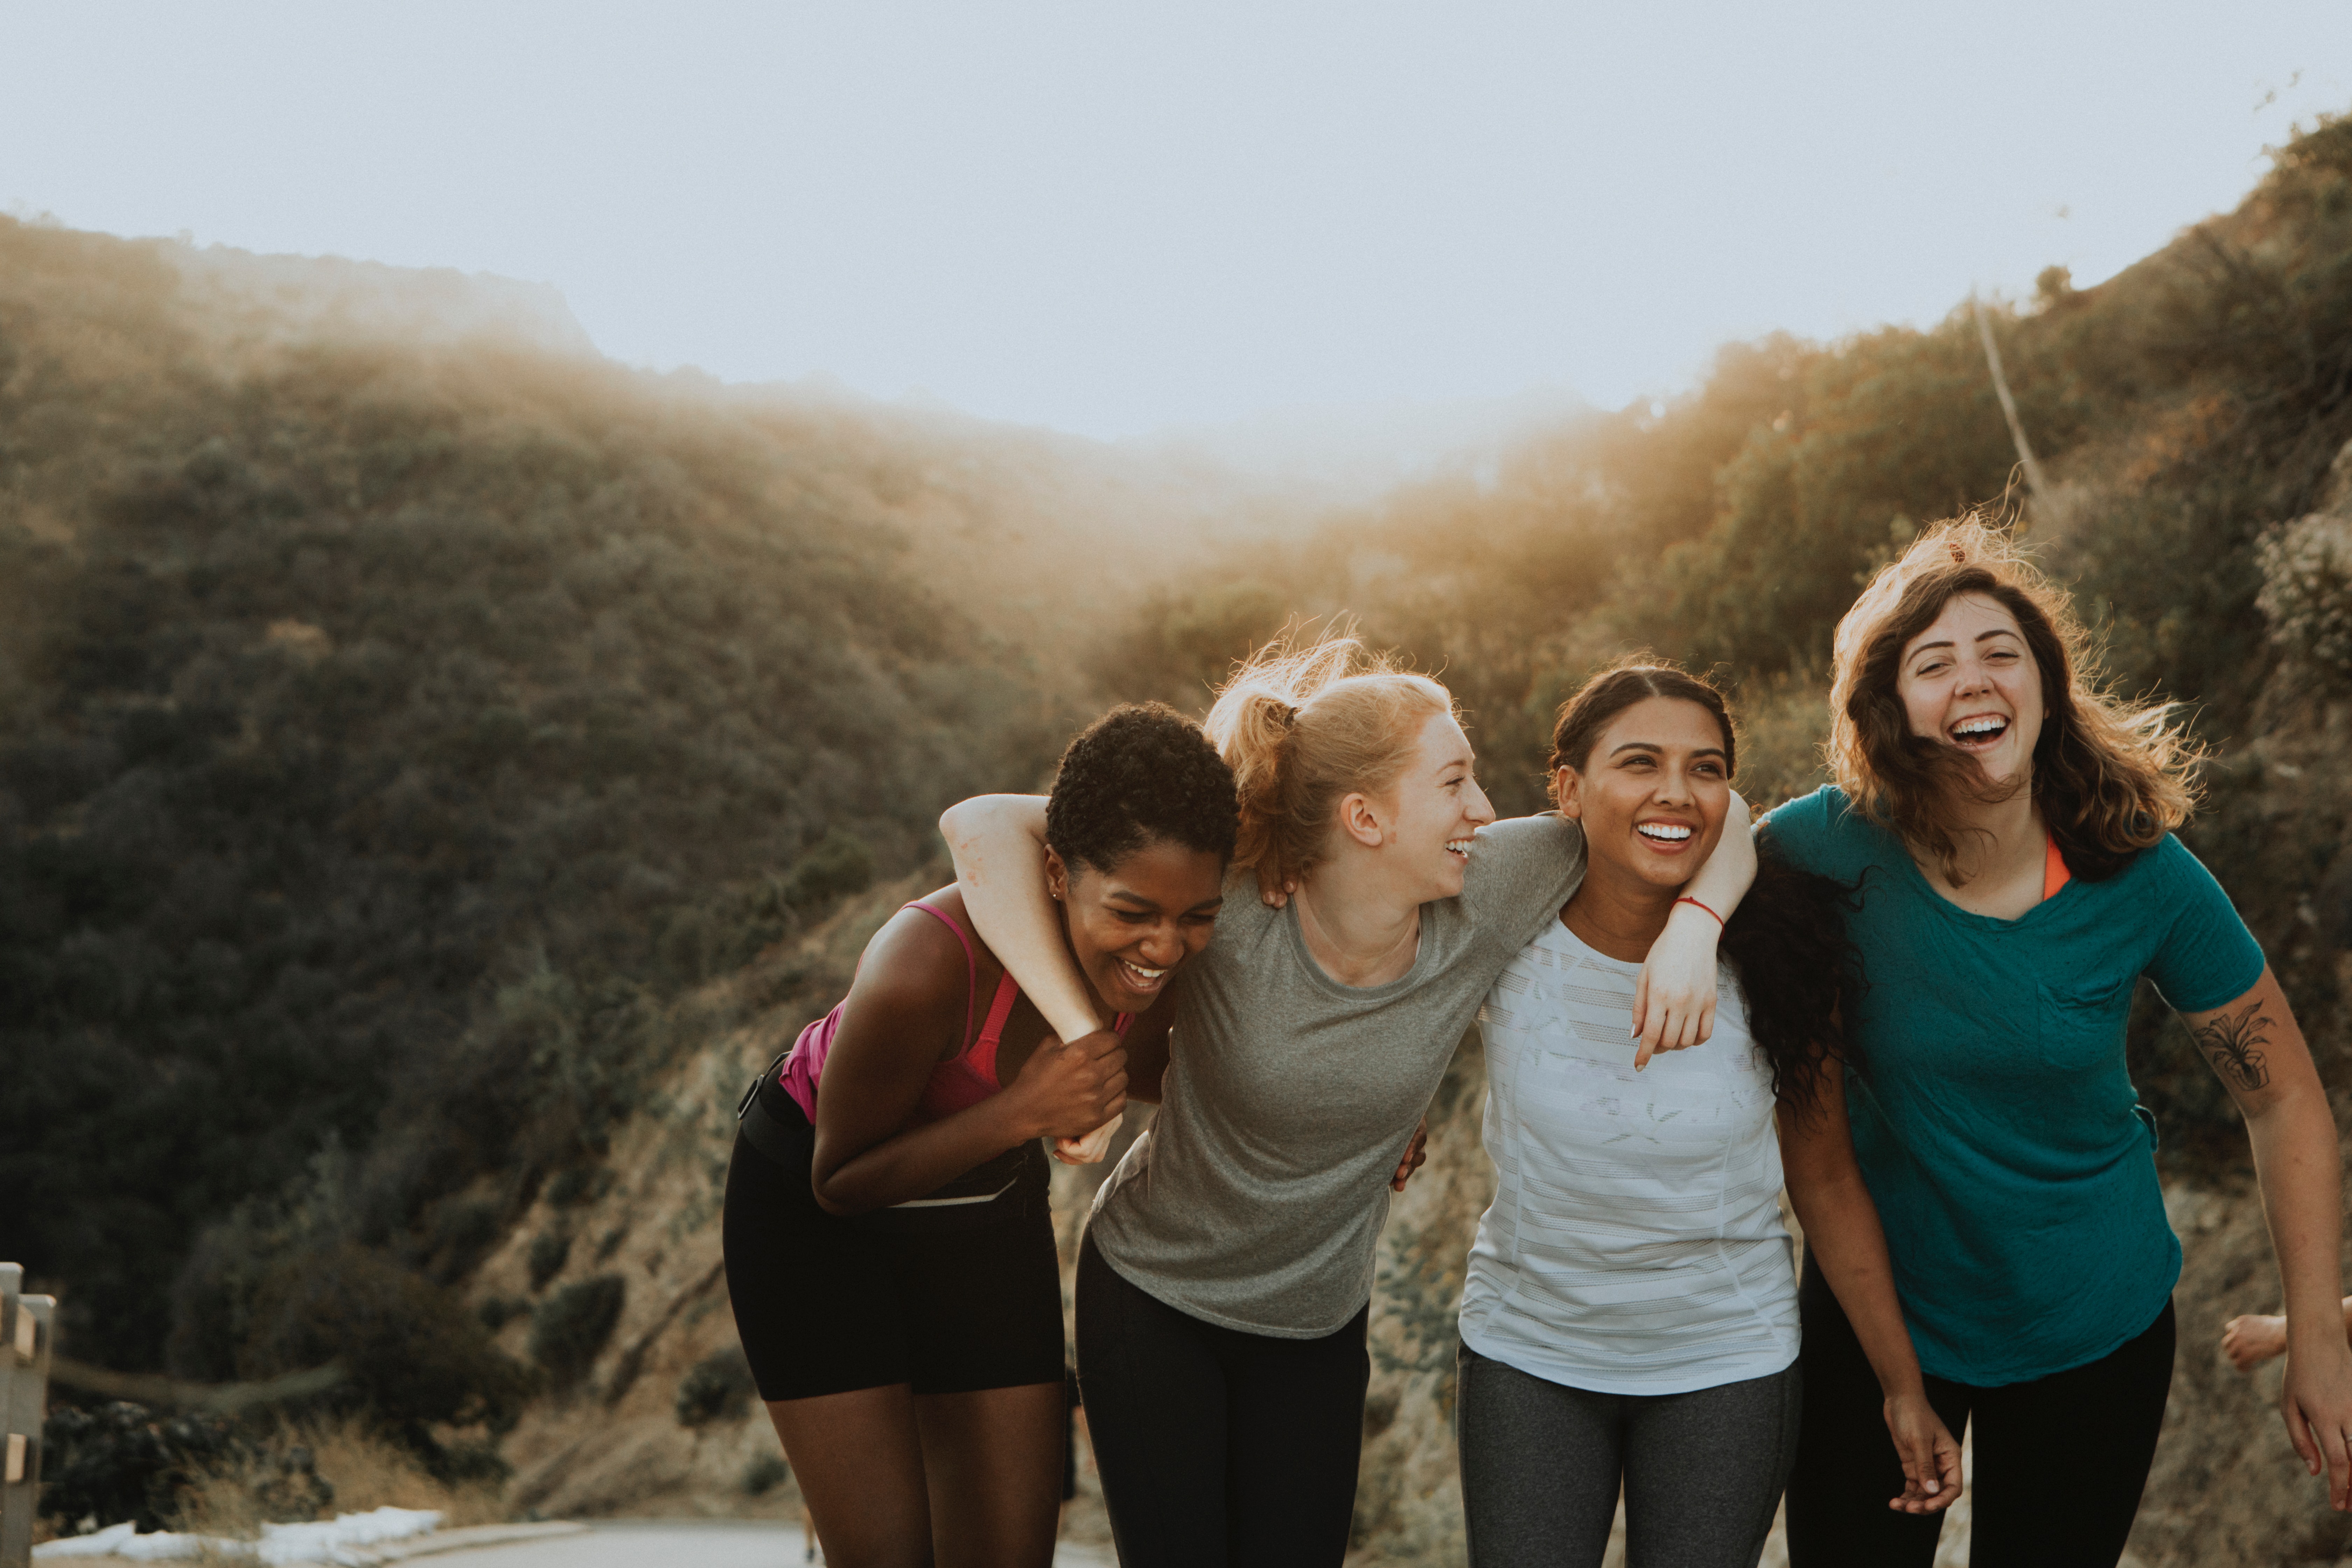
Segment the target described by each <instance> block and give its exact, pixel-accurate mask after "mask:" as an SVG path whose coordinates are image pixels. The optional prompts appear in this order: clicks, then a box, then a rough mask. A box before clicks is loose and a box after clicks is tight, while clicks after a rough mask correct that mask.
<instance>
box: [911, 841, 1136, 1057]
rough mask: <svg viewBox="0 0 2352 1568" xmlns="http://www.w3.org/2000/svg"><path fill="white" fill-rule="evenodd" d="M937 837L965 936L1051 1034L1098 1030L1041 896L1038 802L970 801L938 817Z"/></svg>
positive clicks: (1057, 918) (1075, 1035) (1091, 1004)
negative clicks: (967, 924) (950, 865)
mask: <svg viewBox="0 0 2352 1568" xmlns="http://www.w3.org/2000/svg"><path fill="white" fill-rule="evenodd" d="M940 836H941V837H944V838H946V839H947V841H948V853H949V854H950V855H951V856H953V857H954V858H955V871H956V885H957V887H959V888H960V889H962V891H963V907H964V910H965V912H966V913H967V914H969V915H971V926H972V929H973V930H974V931H978V932H979V933H980V940H981V941H982V942H986V943H987V944H988V947H989V951H990V952H993V953H995V954H996V956H997V957H998V958H999V959H1001V960H1003V963H1004V967H1005V968H1007V969H1009V970H1011V971H1012V972H1013V979H1014V980H1015V981H1016V982H1018V983H1019V984H1020V986H1021V989H1022V991H1023V992H1024V994H1027V996H1028V998H1029V1000H1030V1001H1031V1002H1032V1003H1033V1004H1034V1005H1035V1006H1036V1008H1037V1011H1038V1012H1040V1013H1042V1014H1044V1015H1045V1022H1046V1023H1047V1024H1048V1025H1049V1026H1052V1028H1053V1030H1054V1033H1055V1034H1056V1035H1058V1036H1060V1037H1062V1038H1063V1039H1065V1040H1077V1039H1080V1038H1082V1037H1085V1036H1087V1035H1091V1034H1094V1033H1096V1032H1097V1031H1098V1030H1100V1029H1101V1028H1102V1026H1103V1020H1102V1018H1101V1016H1099V1015H1097V1013H1096V1011H1095V1001H1094V994H1093V992H1092V991H1090V990H1089V989H1088V988H1087V982H1086V977H1085V976H1084V975H1082V974H1080V973H1078V966H1077V965H1076V964H1075V963H1071V962H1070V950H1069V947H1068V945H1067V944H1066V943H1065V942H1063V940H1062V918H1061V915H1060V914H1059V912H1058V911H1056V910H1055V908H1054V900H1053V899H1052V898H1051V897H1049V896H1048V895H1047V894H1046V891H1045V796H1044V795H974V796H973V797H972V798H971V799H970V800H967V801H961V802H959V803H958V804H956V805H951V806H950V807H948V808H947V810H946V811H944V812H942V813H941V814H940Z"/></svg>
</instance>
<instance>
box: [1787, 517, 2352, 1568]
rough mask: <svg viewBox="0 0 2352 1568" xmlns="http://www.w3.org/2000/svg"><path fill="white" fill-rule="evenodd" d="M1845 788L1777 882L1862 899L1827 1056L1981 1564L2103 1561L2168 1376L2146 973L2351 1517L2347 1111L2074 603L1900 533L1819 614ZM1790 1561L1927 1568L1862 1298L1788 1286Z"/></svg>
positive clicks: (2006, 559) (1925, 1543) (1931, 1550)
mask: <svg viewBox="0 0 2352 1568" xmlns="http://www.w3.org/2000/svg"><path fill="white" fill-rule="evenodd" d="M1835 646H1836V653H1835V671H1836V675H1835V683H1834V686H1833V689H1832V698H1831V706H1832V736H1831V760H1832V765H1833V767H1834V770H1835V773H1836V777H1837V781H1838V782H1837V784H1834V785H1829V786H1825V787H1823V788H1822V790H1821V791H1819V792H1818V793H1816V794H1814V795H1808V796H1806V797H1805V798H1804V799H1802V800H1800V801H1796V802H1794V803H1792V804H1790V805H1786V806H1783V807H1781V808H1780V810H1778V811H1776V812H1774V813H1773V814H1772V816H1771V817H1770V818H1769V833H1770V836H1771V838H1772V840H1773V842H1774V843H1776V844H1777V845H1779V846H1780V847H1781V848H1782V849H1783V850H1785V851H1786V852H1787V854H1788V855H1789V856H1790V858H1791V859H1792V860H1794V861H1795V862H1796V863H1797V864H1798V865H1800V866H1801V867H1804V868H1808V869H1810V870H1813V871H1816V872H1820V873H1822V874H1824V875H1827V876H1830V877H1833V878H1835V879H1839V880H1841V881H1845V882H1856V881H1860V882H1862V883H1864V889H1863V900H1864V904H1863V909H1862V911H1861V913H1860V914H1859V915H1858V916H1857V917H1856V918H1855V919H1854V920H1853V921H1852V922H1851V925H1850V933H1851V935H1852V938H1853V942H1854V943H1855V945H1856V947H1857V948H1858V949H1859V950H1860V952H1861V958H1862V963H1863V967H1864V973H1866V975H1867V976H1868V980H1869V984H1868V986H1867V988H1866V989H1864V991H1863V992H1862V993H1861V994H1860V997H1859V999H1858V1000H1857V1001H1856V1002H1855V1003H1854V1004H1853V1012H1852V1015H1851V1016H1849V1017H1848V1018H1847V1020H1846V1024H1847V1034H1848V1037H1849V1038H1850V1040H1852V1041H1853V1045H1854V1046H1855V1047H1856V1049H1855V1051H1854V1053H1853V1060H1852V1062H1851V1063H1850V1064H1849V1068H1848V1070H1847V1073H1846V1092H1847V1096H1848V1101H1849V1105H1850V1107H1851V1112H1852V1117H1853V1141H1854V1145H1855V1151H1856V1153H1857V1154H1858V1155H1859V1157H1860V1160H1861V1165H1862V1172H1863V1175H1864V1179H1865V1180H1867V1182H1868V1183H1869V1185H1870V1191H1871V1195H1872V1196H1873V1197H1874V1199H1875V1200H1876V1201H1877V1205H1878V1210H1879V1213H1880V1214H1881V1215H1884V1216H1885V1221H1886V1235H1887V1240H1888V1244H1889V1247H1890V1248H1891V1250H1892V1253H1893V1258H1894V1266H1895V1285H1896V1288H1897V1289H1898V1291H1899V1292H1900V1294H1901V1296H1902V1300H1903V1308H1904V1312H1905V1315H1906V1318H1907V1319H1908V1321H1909V1323H1910V1327H1911V1334H1912V1338H1913V1340H1914V1341H1915V1342H1916V1345H1917V1347H1918V1352H1919V1359H1920V1362H1921V1363H1922V1364H1923V1365H1924V1367H1925V1368H1926V1370H1927V1394H1928V1398H1929V1400H1930V1401H1931V1402H1932V1403H1933V1404H1934V1405H1935V1407H1936V1409H1937V1412H1938V1413H1939V1414H1940V1415H1942V1417H1943V1419H1944V1422H1945V1423H1946V1425H1947V1426H1950V1427H1951V1428H1952V1429H1953V1430H1954V1431H1958V1430H1960V1429H1961V1427H1962V1426H1964V1425H1965V1424H1967V1423H1969V1422H1971V1421H1973V1422H1974V1424H1975V1436H1974V1444H1975V1451H1976V1472H1975V1494H1974V1501H1973V1504H1972V1507H1973V1510H1974V1521H1973V1538H1972V1539H1973V1548H1972V1550H1973V1552H1974V1558H1973V1560H1974V1561H1975V1562H1976V1563H2000V1564H2002V1565H2003V1568H2010V1565H2013V1564H2015V1565H2024V1568H2036V1565H2041V1564H2049V1565H2052V1568H2058V1565H2063V1568H2107V1565H2111V1564H2113V1563H2115V1562H2116V1559H2117V1558H2118V1557H2119V1556H2120V1555H2121V1553H2122V1552H2123V1550H2124V1544H2125V1540H2126V1536H2127V1535H2128V1534H2129V1532H2130V1530H2131V1525H2132V1519H2133V1515H2134V1513H2135V1511H2136V1510H2137V1507H2138V1503H2139V1498H2140V1491H2141V1489H2142V1488H2143V1487H2144V1485H2145V1484H2146V1481H2147V1470H2148V1465H2149V1463H2150V1461H2151V1459H2152V1458H2153V1457H2154V1455H2155V1451H2156V1440H2157V1434H2158V1429H2159V1428H2160V1426H2162V1424H2163V1419H2164V1407H2165V1401H2166V1397H2167V1394H2168V1390H2169V1387H2170V1384H2171V1378H2172V1364H2173V1317H2172V1303H2171V1293H2172V1287H2173V1282H2174V1281H2175V1280H2176V1279H2178V1278H2179V1273H2180V1244H2179V1241H2178V1240H2177V1239H2176V1238H2175V1237H2174V1236H2173V1234H2172V1229H2171V1226H2169V1225H2168V1224H2167V1223H2166V1220H2165V1215H2164V1195H2163V1193H2162V1192H2161V1190H2160V1189H2159V1187H2158V1182H2157V1169H2156V1162H2155V1160H2154V1158H2153V1157H2152V1156H2153V1152H2154V1143H2155V1134H2154V1122H2153V1119H2152V1118H2150V1117H2149V1116H2148V1114H2147V1111H2146V1110H2142V1109H2141V1108H2140V1106H2139V1104H2138V1102H2137V1095H2136V1094H2135V1093H2134V1091H2133V1089H2132V1083H2131V1079H2130V1076H2129V1074H2128V1072H2127V1071H2126V1066H2125V1058H2124V1033H2125V1024H2126V1020H2127V1018H2128V1017H2129V1015H2130V1012H2131V1005H2132V995H2133V992H2134V989H2135V987H2136V985H2137V982H2138V981H2139V980H2140V979H2141V978H2142V977H2143V976H2145V977H2146V978H2147V979H2148V980H2150V981H2152V982H2154V983H2155V985H2156V988H2157V990H2158V993H2160V994H2161V995H2162V997H2163V999H2164V1000H2165V1001H2166V1002H2168V1003H2169V1004H2170V1005H2172V1006H2173V1007H2174V1008H2176V1009H2177V1010H2178V1011H2179V1013H2180V1015H2181V1016H2182V1017H2183V1018H2184V1019H2185V1020H2186V1021H2187V1023H2188V1025H2189V1030H2190V1032H2191V1033H2192V1034H2193V1035H2194V1036H2195V1037H2196V1039H2197V1041H2198V1043H2199V1045H2200V1047H2202V1048H2203V1049H2204V1051H2205V1053H2206V1055H2207V1057H2208V1058H2209V1059H2210V1063H2211V1066H2212V1068H2213V1070H2214V1072H2215V1073H2216V1074H2217V1075H2218V1076H2219V1077H2220V1079H2221V1083H2222V1086H2223V1087H2224V1088H2225V1089H2227V1090H2228V1091H2229V1094H2230V1097H2231V1099H2232V1100H2235V1101H2236V1103H2237V1105H2238V1108H2239V1110H2241V1111H2242V1113H2243V1114H2244V1117H2245V1121H2246V1127H2247V1131H2248V1132H2249V1133H2250V1134H2251V1136H2252V1142H2253V1151H2254V1163H2255V1167H2256V1169H2257V1171H2258V1172H2259V1173H2260V1175H2261V1181H2262V1194H2263V1205H2264V1207H2265V1208H2266V1210H2267V1211H2268V1215H2269V1218H2270V1230H2271V1236H2272V1238H2273V1242H2274V1244H2275V1246H2276V1247H2277V1250H2278V1262H2279V1272H2280V1274H2281V1275H2282V1276H2283V1277H2284V1285H2285V1296H2286V1318H2287V1333H2286V1337H2287V1342H2288V1360H2287V1368H2286V1377H2285V1381H2284V1392H2283V1394H2282V1398H2281V1406H2282V1410H2283V1413H2284V1415H2285V1417H2286V1423H2287V1431H2288V1435H2289V1436H2290V1437H2292V1438H2293V1440H2294V1446H2295V1448H2296V1450H2297V1451H2298V1452H2299V1453H2300V1454H2301V1455H2302V1456H2303V1458H2304V1459H2305V1463H2306V1465H2307V1466H2309V1467H2310V1468H2312V1469H2313V1471H2314V1473H2316V1472H2317V1471H2318V1470H2319V1469H2320V1468H2323V1467H2324V1468H2326V1469H2327V1470H2328V1472H2329V1474H2330V1481H2329V1489H2330V1494H2331V1498H2332V1500H2333V1501H2334V1502H2335V1504H2336V1507H2338V1508H2342V1507H2344V1506H2345V1502H2346V1478H2347V1451H2346V1450H2347V1434H2352V1355H2347V1349H2346V1343H2345V1334H2344V1326H2343V1320H2342V1318H2341V1317H2340V1315H2339V1312H2338V1308H2337V1290H2338V1281H2337V1278H2336V1270H2337V1267H2338V1259H2337V1235H2338V1226H2339V1225H2340V1223H2341V1211H2340V1209H2339V1208H2338V1206H2337V1154H2336V1125H2335V1120H2334V1118H2333V1117H2332V1116H2331V1115H2330V1113H2329V1110H2328V1106H2327V1097H2326V1091H2325V1090H2324V1089H2322V1088H2321V1087H2320V1083H2319V1079H2318V1076H2317V1074H2316V1073H2315V1071H2314V1070H2313V1068H2312V1062H2311V1055H2310V1052H2309V1051H2308V1050H2306V1049H2305V1046H2304V1041H2303V1036H2302V1033H2301V1031H2300V1030H2299V1029H2297V1027H2296V1026H2295V1022H2294V1014H2293V1013H2292V1012H2290V1011H2289V1010H2288V1007H2287V1005H2286V998H2285V997H2284V995H2283V994H2281V992H2280V990H2279V984H2278V981H2277V979H2276V977H2275V976H2273V974H2272V973H2271V972H2270V970H2269V968H2268V966H2267V965H2266V964H2265V963H2264V962H2263V952H2262V949H2261V948H2260V947H2258V946H2257V945H2256V944H2255V942H2254V939H2253V938H2252V936H2251V935H2249V934H2248V933H2247V931H2246V928H2245V925H2244V924H2243V922H2242V921H2240V920H2239V919H2238V916H2237V913H2236V911H2235V910H2232V909H2231V906H2230V900H2229V899H2228V898H2227V897H2226V896H2225V895H2224V894H2223V893H2222V891H2221V888H2220V887H2219V886H2218V885H2217V884H2216V883H2215V882H2214V880H2213V879H2212V877H2211V876H2210V875H2209V874H2208V873H2207V872H2206V870H2205V868H2204V867H2202V866H2200V865H2199V864H2198V862H2197V860H2196V858H2195V857H2193V856H2191V855H2190V854H2189V851H2188V850H2187V849H2186V848H2184V847H2181V844H2180V841H2179V839H2178V838H2175V837H2173V836H2172V833H2171V831H2170V830H2171V829H2173V828H2174V827H2177V826H2179V825H2180V824H2181V823H2182V821H2183V820H2185V819H2186V817H2187V816H2188V815H2189V805H2190V800H2191V795H2190V787H2189V780H2188V776H2187V758H2186V757H2185V755H2184V753H2183V750H2182V748H2181V746H2180V745H2179V742H2178V741H2177V740H2176V739H2175V737H2174V736H2173V734H2172V733H2171V732H2170V731H2168V729H2167V728H2166V724H2165V714H2164V712H2163V710H2160V709H2158V710H2150V709H2139V710H2134V709H2132V708H2129V707H2126V706H2125V705H2123V704H2121V703H2119V702H2117V701H2116V700H2114V699H2112V698H2110V697H2107V696H2105V694H2103V693H2102V692H2101V691H2100V690H2099V689H2098V687H2097V684H2096V682H2095V679H2094V678H2093V676H2092V675H2091V674H2090V672H2089V671H2087V670H2086V669H2085V668H2084V662H2083V638H2082V632H2081V628H2080V626H2079V625H2078V624H2077V623H2076V622H2075V620H2074V615H2073V611H2072V608H2071V606H2070V605H2068V603H2067V601H2066V597H2065V595H2064V594H2063V593H2062V592H2061V591H2059V590H2058V589H2056V588H2055V587H2053V586H2052V585H2051V584H2049V583H2048V582H2047V581H2046V580H2044V579H2043V578H2042V576H2041V575H2040V574H2037V573H2036V572H2035V571H2034V570H2033V569H2032V566H2031V565H2029V564H2028V563H2026V562H2025V561H2024V560H2023V559H2022V558H2021V556H2020V555H2019V554H2018V552H2017V551H2016V549H2015V548H2014V546H2013V545H2012V544H2011V542H2009V540H2008V539H2007V538H2006V537H2004V536H2003V535H2001V534H2000V533H1999V532H1996V531H1993V530H1991V529H1989V528H1986V527H1983V526H1981V525H1979V524H1977V523H1975V522H1972V521H1971V522H1963V523H1960V524H1958V525H1954V526H1951V527H1948V528H1946V529H1944V530H1942V531H1937V532H1934V533H1931V534H1929V535H1928V536H1927V537H1926V538H1923V539H1922V540H1921V541H1920V542H1918V543H1916V544H1915V545H1913V546H1912V547H1911V549H1910V550H1909V551H1908V552H1906V553H1905V555H1904V556H1903V558H1902V559H1901V560H1899V561H1897V562H1895V563H1894V564H1892V565H1890V566H1888V567H1887V568H1886V569H1885V571H1884V572H1882V573H1880V574H1879V575H1878V577H1877V579H1876V580H1875V581H1874V582H1873V583H1872V584H1871V585H1870V587H1869V588H1868V589H1866V590H1865V591H1864V594H1863V595H1862V597H1861V598H1860V599H1859V600H1858V601H1857V602H1856V603H1855V605H1854V606H1853V609H1852V610H1851V611H1849V612H1848V613H1847V615H1846V616H1845V618H1844V620H1843V621H1842V622H1840V623H1839V626H1838V630H1837V639H1836V645H1835ZM1800 1305H1801V1315H1802V1318H1803V1322H1804V1354H1803V1363H1802V1364H1803V1368H1804V1379H1805V1412H1804V1429H1803V1435H1802V1437H1801V1442H1800V1445H1799V1454H1798V1460H1797V1468H1796V1473H1795V1475H1794V1477H1793V1479H1791V1480H1790V1486H1789V1543H1790V1560H1791V1561H1792V1562H1793V1563H1795V1564H1797V1568H1829V1565H1832V1564H1847V1563H1852V1564H1867V1565H1869V1568H1903V1565H1904V1564H1919V1565H1923V1568H1924V1565H1925V1564H1927V1563H1929V1562H1930V1561H1931V1560H1932V1559H1933V1558H1934V1556H1935V1552H1936V1535H1937V1527H1938V1525H1939V1523H1940V1521H1939V1520H1937V1519H1935V1518H1933V1517H1927V1518H1921V1517H1914V1516H1909V1515H1905V1514H1900V1513H1890V1512H1889V1511H1888V1510H1887V1509H1886V1507H1885V1496H1886V1495H1887V1491H1888V1489H1890V1487H1895V1486H1900V1484H1901V1477H1900V1475H1899V1474H1897V1473H1896V1472H1895V1463H1894V1456H1893V1455H1892V1453H1891V1452H1889V1451H1887V1450H1886V1448H1885V1444H1884V1443H1883V1442H1874V1441H1872V1440H1871V1439H1872V1438H1873V1437H1874V1436H1875V1434H1874V1431H1873V1428H1874V1427H1875V1426H1876V1425H1877V1423H1878V1419H1879V1415H1878V1405H1879V1392H1878V1389H1877V1386H1876V1384H1875V1383H1874V1380H1873V1379H1872V1377H1871V1373H1870V1371H1869V1369H1868V1367H1867V1366H1866V1364H1865V1360H1864V1352H1863V1350H1862V1348H1861V1347H1860V1346H1859V1345H1858V1344H1857V1343H1856V1339H1855V1331H1856V1330H1858V1329H1861V1328H1862V1327H1863V1325H1862V1324H1861V1323H1860V1322H1859V1321H1853V1322H1850V1321H1849V1310H1850V1307H1842V1305H1841V1302H1840V1301H1839V1300H1837V1299H1835V1298H1834V1297H1833V1295H1832V1291H1831V1289H1828V1288H1827V1282H1825V1281H1824V1279H1823V1278H1822V1270H1821V1268H1818V1267H1817V1266H1816V1261H1815V1259H1814V1258H1807V1259H1806V1265H1805V1279H1804V1281H1803V1284H1802V1286H1801V1290H1800Z"/></svg>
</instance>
